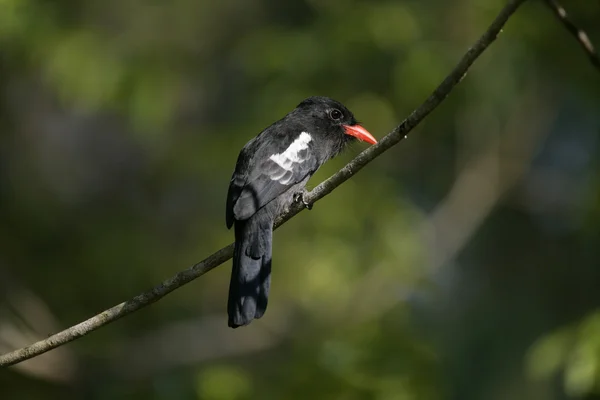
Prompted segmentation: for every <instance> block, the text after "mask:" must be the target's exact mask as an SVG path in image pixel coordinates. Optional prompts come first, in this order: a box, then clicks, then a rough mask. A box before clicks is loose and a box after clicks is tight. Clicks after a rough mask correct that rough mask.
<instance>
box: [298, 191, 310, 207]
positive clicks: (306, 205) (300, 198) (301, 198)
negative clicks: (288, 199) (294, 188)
mask: <svg viewBox="0 0 600 400" xmlns="http://www.w3.org/2000/svg"><path fill="white" fill-rule="evenodd" d="M294 202H295V203H298V202H302V204H303V205H304V208H306V209H307V210H312V208H313V205H312V204H310V203H307V202H306V201H305V200H304V193H302V192H299V193H296V194H294Z"/></svg>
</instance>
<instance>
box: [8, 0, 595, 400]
mask: <svg viewBox="0 0 600 400" xmlns="http://www.w3.org/2000/svg"><path fill="white" fill-rule="evenodd" d="M565 3H566V4H565V6H566V7H567V9H568V10H569V11H570V13H571V16H572V17H573V19H574V20H575V21H577V22H578V24H579V25H581V26H582V27H585V28H586V29H587V30H588V33H589V35H590V37H591V38H592V40H593V41H594V40H595V42H596V44H600V22H599V21H600V3H598V2H596V1H587V2H582V1H580V2H567V1H565ZM504 4H505V3H504V1H499V0H477V1H476V0H468V1H451V2H448V1H443V0H421V1H417V0H412V1H379V0H377V1H376V0H368V1H367V0H362V1H361V0H328V1H323V0H303V1H301V0H298V1H295V0H294V1H287V2H284V1H276V0H221V1H212V2H209V1H202V0H200V1H193V0H172V1H169V2H167V1H143V0H86V1H73V0H56V1H52V2H48V1H43V0H0V350H1V351H2V352H5V351H9V350H11V349H14V348H17V347H21V346H24V345H27V344H29V343H31V342H33V341H36V340H39V339H42V338H44V337H46V336H47V335H49V334H52V333H55V332H57V331H58V330H61V329H64V328H66V327H68V326H70V325H72V324H74V323H76V322H79V321H81V320H83V319H85V318H88V317H90V316H91V315H93V314H95V313H97V312H100V311H102V310H103V309H105V308H107V307H109V306H112V305H114V304H117V303H119V302H121V301H123V300H126V299H128V298H130V297H132V296H133V295H136V294H138V293H139V292H141V291H143V290H145V289H148V288H149V287H151V286H153V285H155V284H157V283H159V282H160V281H162V280H163V279H165V278H167V277H169V276H171V275H173V274H174V273H176V272H177V271H179V270H181V269H184V268H186V267H188V266H190V265H192V264H193V263H194V262H196V261H199V260H201V259H202V258H204V257H205V256H207V255H209V254H211V253H212V252H213V251H215V250H217V249H219V248H221V247H222V246H224V245H226V244H228V243H229V242H231V240H232V236H233V235H232V232H230V231H227V229H226V228H225V221H224V219H225V196H226V190H227V186H228V182H229V178H230V176H231V172H232V170H233V167H234V164H235V160H236V158H237V155H238V151H239V149H240V148H241V147H242V146H243V145H244V143H245V142H246V141H247V140H248V139H250V138H251V137H253V136H254V135H256V134H257V133H259V132H260V131H261V129H263V128H264V127H265V126H267V125H269V124H270V123H271V122H273V121H275V120H276V119H278V118H280V117H282V116H283V115H284V114H285V113H286V112H288V111H289V110H291V109H292V108H294V107H295V106H296V104H298V103H299V102H300V101H301V100H302V99H303V98H305V97H307V96H309V95H327V96H330V97H333V98H335V99H338V100H340V101H342V102H343V103H345V104H346V105H347V106H348V107H349V108H350V109H351V110H353V112H354V113H355V115H356V116H357V118H358V119H359V120H361V121H362V123H363V125H364V126H365V127H366V128H367V129H369V130H370V131H371V132H372V133H373V134H374V135H375V136H376V137H382V136H383V135H384V134H385V133H387V132H388V131H390V130H391V129H392V128H393V127H394V126H395V125H397V124H398V123H399V122H400V121H401V120H402V119H403V118H404V117H405V116H407V115H408V113H409V112H410V111H412V110H413V109H414V108H415V107H417V106H418V105H419V104H420V103H421V102H422V101H423V100H424V99H425V98H426V96H427V95H429V93H430V92H431V91H432V90H433V88H434V87H435V86H436V85H437V84H438V83H439V82H440V81H441V79H443V77H444V76H445V75H446V74H447V73H448V72H449V71H450V69H451V68H452V67H453V66H454V65H455V63H456V62H457V61H458V60H459V58H460V57H461V56H462V55H463V53H464V52H465V51H466V49H467V48H468V47H469V46H470V45H471V44H472V43H473V42H474V41H475V40H476V38H477V37H478V36H479V35H480V34H481V33H482V32H483V31H484V30H485V29H486V27H487V26H488V24H489V23H490V22H491V20H492V19H493V18H494V16H495V15H496V14H497V13H498V11H499V10H500V9H501V8H502V7H503V6H504ZM599 111H600V74H598V71H597V70H594V68H593V67H592V65H591V64H590V63H589V62H588V60H587V59H586V56H585V55H584V54H583V53H582V51H581V49H580V48H579V46H578V44H577V43H576V42H575V41H574V40H573V38H572V37H571V36H569V35H568V33H567V32H566V31H565V30H564V29H563V27H562V26H561V25H560V24H559V23H558V22H557V21H556V20H555V17H554V16H553V15H552V13H551V12H550V11H549V10H548V9H546V8H545V7H544V5H543V3H542V2H539V1H529V2H527V3H526V4H525V5H524V6H523V7H522V8H521V9H520V10H519V11H518V12H517V14H516V15H515V16H514V17H513V18H512V19H511V20H510V21H509V23H508V24H507V26H506V27H505V29H504V32H503V34H501V35H500V38H499V40H498V41H497V42H496V43H494V44H493V45H492V46H491V47H490V49H489V50H488V51H487V52H486V53H485V54H484V55H483V56H482V57H481V58H480V59H479V60H478V61H477V62H476V64H475V65H474V67H473V68H472V69H471V70H470V72H469V73H468V75H467V76H466V79H464V80H463V82H462V83H461V84H460V85H459V86H458V87H457V88H456V89H455V91H454V92H453V93H452V95H451V96H450V97H449V98H448V99H447V101H445V102H444V103H443V104H442V105H441V106H440V107H439V108H438V109H437V110H436V111H435V112H434V113H433V114H432V115H430V117H429V118H427V119H426V120H425V121H424V122H423V123H422V124H421V125H420V126H419V127H418V128H417V129H416V131H415V132H413V134H412V135H411V136H409V138H408V140H406V141H404V142H402V143H401V144H400V145H399V146H397V147H395V148H394V149H392V150H391V151H389V152H387V153H386V154H384V155H383V156H381V157H379V158H378V159H377V160H376V161H374V162H373V163H372V164H370V165H369V166H368V167H367V168H366V169H364V170H363V171H361V172H360V174H358V175H357V176H355V177H354V178H352V179H351V180H350V181H348V182H346V183H344V184H343V185H342V186H341V187H339V188H338V189H336V190H335V191H334V192H333V193H332V194H331V195H330V196H328V197H326V198H325V199H323V200H322V201H320V202H319V203H318V204H317V205H316V206H315V208H314V210H313V211H312V212H303V213H302V214H301V215H300V216H298V217H296V218H294V219H293V220H292V221H290V222H289V223H287V224H286V225H285V226H284V227H282V228H281V229H280V230H278V231H277V233H276V235H275V247H274V274H273V288H272V294H271V303H270V306H269V310H268V312H267V314H266V315H265V317H264V318H262V319H261V320H258V321H255V322H253V323H252V324H251V325H250V326H249V327H246V328H243V329H238V330H235V331H234V330H230V329H228V328H227V327H226V325H227V324H226V311H225V307H226V299H227V288H228V284H229V272H230V263H229V262H228V263H227V264H226V265H224V266H221V267H220V268H218V269H216V270H215V271H213V272H210V273H209V274H208V275H205V276H203V277H202V278H200V279H198V280H197V281H195V282H193V283H191V284H189V285H187V286H185V287H183V288H181V289H180V290H177V291H176V292H174V293H173V294H171V295H169V296H167V297H166V298H164V299H163V300H161V301H160V302H158V303H156V304H154V305H152V306H150V307H148V308H145V309H143V310H141V311H139V312H137V313H135V314H133V315H131V316H129V317H127V318H125V319H123V320H120V321H118V322H116V323H114V324H111V325H109V326H106V327H104V328H102V329H100V330H99V331H97V332H94V333H93V334H91V335H89V336H87V337H85V338H83V339H80V340H78V341H76V342H73V343H71V344H69V345H66V346H64V347H61V348H60V349H57V350H55V351H52V352H50V353H47V354H45V355H43V356H41V357H38V358H35V359H33V360H31V361H28V362H25V363H22V364H20V365H18V366H16V367H13V368H10V369H4V370H1V371H0V398H1V399H2V400H4V399H10V400H12V399H67V400H68V399H98V400H104V399H133V400H135V399H157V400H162V399H210V400H213V399H214V400H237V399H306V398H313V399H340V400H353V399H381V400H405V399H406V400H408V399H425V400H429V399H432V400H433V399H457V400H470V399H486V400H488V399H489V400H496V399H498V400H499V399H533V400H536V399H570V398H584V399H588V400H589V399H596V398H600V397H598V395H599V394H600V229H599V228H598V225H599V224H600V172H599V171H600V141H599V139H600V112H599ZM364 148H365V145H364V144H360V143H357V144H356V145H354V146H353V147H352V148H351V149H350V150H349V151H347V152H346V153H344V154H343V155H342V156H340V157H338V158H337V159H335V160H333V161H331V162H330V163H328V164H327V165H326V166H325V167H324V168H323V169H322V170H321V171H319V173H318V174H317V175H316V176H315V177H314V178H313V179H312V180H311V182H310V183H309V186H311V187H313V186H315V185H316V184H317V183H318V182H320V181H321V180H323V179H324V178H326V177H327V176H329V175H330V174H332V173H333V172H335V171H336V170H337V169H338V168H339V167H341V166H342V165H344V164H345V163H346V162H348V161H349V160H350V159H351V158H352V157H353V155H355V154H357V153H358V152H359V151H361V150H362V149H364Z"/></svg>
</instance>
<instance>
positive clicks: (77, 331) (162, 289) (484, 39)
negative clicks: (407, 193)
mask: <svg viewBox="0 0 600 400" xmlns="http://www.w3.org/2000/svg"><path fill="white" fill-rule="evenodd" d="M524 2H525V0H511V1H510V2H509V3H508V4H507V5H506V6H505V7H504V8H503V9H502V11H500V13H499V14H498V16H497V17H496V19H494V21H493V22H492V24H491V25H490V27H489V28H488V29H487V31H486V32H485V33H484V34H483V36H481V37H480V38H479V40H477V42H475V44H474V45H473V46H472V47H471V48H470V49H469V50H468V51H467V53H466V54H465V55H464V56H463V57H462V59H461V60H460V62H459V63H458V64H457V65H456V67H454V69H453V70H452V72H451V73H450V74H449V75H448V76H447V77H446V79H444V81H443V82H442V83H441V84H440V85H439V86H438V87H437V88H436V89H435V91H434V92H433V93H432V94H431V95H430V96H429V97H428V98H427V100H425V102H424V103H423V104H422V105H421V106H420V107H419V108H417V109H416V110H414V111H413V112H412V113H411V114H410V115H409V116H408V118H406V119H405V120H404V121H403V122H402V123H401V124H400V125H399V126H397V127H396V128H395V129H394V130H393V131H391V132H390V133H389V134H387V135H386V136H385V137H384V138H382V139H381V140H380V141H379V143H378V144H377V145H375V146H371V147H370V148H368V149H367V150H365V151H363V152H362V153H360V154H359V155H358V156H357V157H356V158H354V159H353V160H352V161H351V162H349V163H348V164H347V165H346V166H345V167H344V168H342V169H341V170H340V171H338V172H337V173H335V174H334V175H333V176H331V177H330V178H328V179H327V180H325V181H324V182H322V183H321V184H320V185H318V186H317V187H316V188H314V189H313V190H312V191H311V192H309V193H308V194H307V195H306V196H305V200H306V201H307V202H309V203H311V204H312V203H314V202H316V201H317V200H319V199H321V198H323V197H325V196H326V195H328V194H329V193H331V192H332V191H333V190H334V189H335V188H336V187H338V186H339V185H341V184H342V183H343V182H345V181H346V180H348V179H349V178H350V177H352V176H353V175H354V174H356V173H357V172H358V171H359V170H361V169H362V168H363V167H364V166H365V165H367V164H368V163H370V162H371V161H373V160H374V159H375V158H376V157H378V156H379V155H381V154H382V153H383V152H384V151H387V150H389V149H390V148H392V147H393V146H394V145H396V144H398V143H399V142H400V141H401V140H402V139H404V138H406V135H407V134H408V133H409V132H410V131H411V130H412V129H413V128H414V127H415V126H417V124H419V122H421V121H422V120H423V119H424V118H425V117H426V116H427V115H429V113H431V112H432V111H433V110H434V109H435V108H436V107H437V106H438V105H439V104H440V103H441V102H442V101H443V100H444V99H445V98H446V96H448V94H449V93H450V92H451V91H452V89H453V88H454V87H455V86H456V85H457V84H458V83H459V82H460V81H461V80H462V78H463V77H464V76H465V74H466V72H467V70H468V69H469V67H470V66H471V65H472V64H473V62H474V61H475V60H476V59H477V58H478V57H479V56H480V55H481V54H482V53H483V52H484V51H485V49H487V47H488V46H489V45H490V44H491V43H492V42H493V41H494V40H496V37H497V36H498V33H500V31H501V29H502V27H503V26H504V24H505V23H506V22H507V21H508V19H509V18H510V16H511V15H512V14H513V13H514V12H515V11H516V10H517V8H518V7H519V6H520V5H521V4H522V3H524ZM302 209H303V207H301V206H300V205H299V204H294V205H293V206H292V207H291V208H290V209H289V210H287V211H286V212H285V213H283V215H281V216H280V217H279V218H277V221H276V222H275V224H276V226H277V227H278V226H281V225H282V224H283V223H285V222H286V221H287V220H289V219H290V218H292V217H293V216H295V215H296V214H298V213H299V212H300V211H302ZM232 254H233V244H230V245H229V246H227V247H224V248H222V249H221V250H219V251H217V252H216V253H214V254H213V255H211V256H209V257H208V258H206V259H205V260H203V261H200V262H199V263H198V264H196V265H194V266H193V267H190V268H188V269H186V270H184V271H181V272H179V273H177V274H176V275H175V276H173V277H172V278H170V279H167V280H166V281H164V282H162V283H161V284H159V285H158V286H156V287H154V288H153V289H151V290H148V291H146V292H144V293H142V294H140V295H137V296H135V297H134V298H133V299H131V300H128V301H126V302H124V303H121V304H119V305H116V306H114V307H112V308H109V309H108V310H105V311H103V312H101V313H100V314H98V315H95V316H93V317H92V318H90V319H88V320H86V321H83V322H81V323H79V324H77V325H74V326H72V327H70V328H67V329H65V330H64V331H62V332H59V333H57V334H55V335H52V336H50V337H49V338H47V339H45V340H40V341H39V342H36V343H34V344H32V345H30V346H27V347H23V348H20V349H17V350H14V351H12V352H10V353H6V354H4V355H2V356H0V367H2V366H9V365H13V364H16V363H19V362H21V361H24V360H27V359H29V358H32V357H35V356H37V355H40V354H42V353H45V352H47V351H49V350H52V349H54V348H56V347H59V346H62V345H63V344H65V343H68V342H71V341H73V340H75V339H77V338H79V337H81V336H84V335H87V334H88V333H90V332H92V331H94V330H96V329H98V328H100V327H102V326H104V325H107V324H109V323H111V322H113V321H116V320H117V319H119V318H122V317H124V316H125V315H127V314H130V313H132V312H134V311H137V310H139V309H141V308H143V307H146V306H147V305H149V304H152V303H154V302H155V301H157V300H159V299H161V298H162V297H164V296H166V295H167V294H168V293H170V292H172V291H173V290H175V289H177V288H179V287H181V286H183V285H185V284H186V283H189V282H191V281H192V280H194V279H196V278H198V277H199V276H201V275H204V274H205V273H207V272H208V271H210V270H211V269H213V268H215V267H217V266H219V265H221V264H222V263H224V262H225V261H227V260H229V259H230V258H231V256H232Z"/></svg>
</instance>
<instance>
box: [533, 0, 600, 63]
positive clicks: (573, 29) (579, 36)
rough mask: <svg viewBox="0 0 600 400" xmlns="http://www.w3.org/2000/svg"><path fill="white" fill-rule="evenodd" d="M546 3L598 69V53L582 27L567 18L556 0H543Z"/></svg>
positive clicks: (599, 61)
mask: <svg viewBox="0 0 600 400" xmlns="http://www.w3.org/2000/svg"><path fill="white" fill-rule="evenodd" d="M545 3H546V5H547V6H548V7H549V8H550V10H552V12H553V13H554V15H556V18H558V20H559V21H560V22H561V23H562V24H563V26H564V27H565V29H566V30H568V31H569V32H570V33H571V35H573V36H574V37H575V39H576V40H577V42H578V43H579V44H580V45H581V47H582V48H583V51H585V53H586V54H587V56H588V58H589V59H590V62H591V63H592V65H594V66H595V67H596V68H597V69H599V70H600V58H598V54H597V53H596V50H595V49H594V45H593V44H592V41H591V40H590V38H589V36H588V35H587V33H585V31H584V30H583V29H579V28H578V27H577V26H576V25H575V24H574V23H573V21H571V20H570V19H569V16H568V15H567V11H566V10H565V9H564V7H563V6H561V5H560V3H559V2H558V1H557V0H545Z"/></svg>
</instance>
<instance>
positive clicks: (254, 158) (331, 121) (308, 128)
mask: <svg viewBox="0 0 600 400" xmlns="http://www.w3.org/2000/svg"><path fill="white" fill-rule="evenodd" d="M356 139H358V140H360V141H364V142H367V143H370V144H376V143H377V140H376V139H375V138H374V137H373V135H371V134H370V133H369V132H368V131H367V130H366V129H365V128H363V127H362V126H361V125H360V124H359V123H358V122H357V121H356V119H355V118H354V115H353V114H352V112H351V111H350V110H348V108H346V107H345V106H344V105H343V104H342V103H340V102H338V101H336V100H333V99H331V98H328V97H322V96H313V97H309V98H306V99H304V100H303V101H302V102H300V104H298V106H296V108H295V109H293V110H292V111H291V112H289V113H288V114H287V115H285V116H284V117H283V118H282V119H280V120H278V121H276V122H275V123H273V124H272V125H270V126H268V127H267V128H265V129H264V130H263V131H262V132H261V133H260V134H259V135H257V136H256V137H254V138H252V139H250V141H248V143H246V145H245V146H244V147H243V148H242V150H241V151H240V153H239V155H238V158H237V162H236V165H235V170H234V172H233V175H232V177H231V181H230V183H229V189H228V192H227V202H226V225H227V228H228V229H231V227H232V226H233V227H234V236H235V247H234V253H233V266H232V271H231V280H230V283H229V298H228V301H227V313H228V325H229V327H231V328H238V327H240V326H244V325H248V324H249V323H250V322H252V320H254V319H258V318H261V317H262V316H263V315H264V313H265V311H266V309H267V302H268V298H269V289H270V286H271V261H272V260H271V258H272V243H273V223H274V221H275V218H276V217H277V215H278V214H279V213H281V212H283V211H285V210H286V209H287V208H288V207H289V206H290V205H292V204H293V203H294V202H302V203H303V205H304V207H306V208H308V209H310V208H311V207H312V205H311V204H308V203H307V202H306V201H305V200H304V194H305V193H306V189H305V186H306V183H307V181H308V180H309V179H310V177H311V176H312V175H313V174H314V173H315V172H316V171H317V170H318V169H319V167H320V166H321V165H323V164H324V163H325V162H326V161H327V160H329V159H331V158H332V157H334V156H336V155H338V154H339V153H340V152H341V151H342V150H343V149H344V148H345V147H346V145H347V144H349V143H350V142H352V141H354V140H356Z"/></svg>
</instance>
